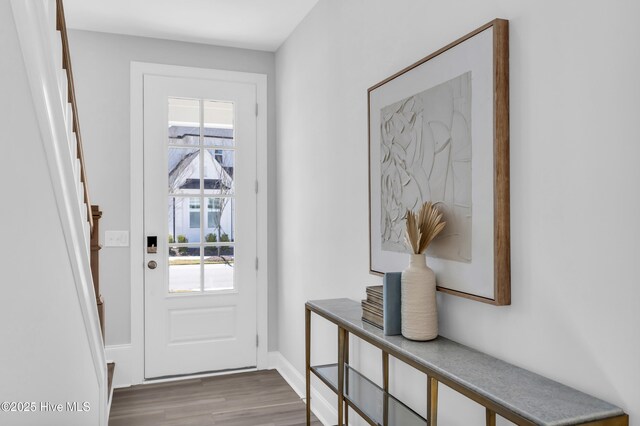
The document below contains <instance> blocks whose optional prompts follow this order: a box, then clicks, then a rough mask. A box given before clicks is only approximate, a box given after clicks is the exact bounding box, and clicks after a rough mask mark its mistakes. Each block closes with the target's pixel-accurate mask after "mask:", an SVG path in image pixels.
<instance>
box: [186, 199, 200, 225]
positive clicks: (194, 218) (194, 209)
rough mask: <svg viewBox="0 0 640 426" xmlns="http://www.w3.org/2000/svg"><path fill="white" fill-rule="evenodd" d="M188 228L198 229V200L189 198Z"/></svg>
mask: <svg viewBox="0 0 640 426" xmlns="http://www.w3.org/2000/svg"><path fill="white" fill-rule="evenodd" d="M189 228H191V229H193V228H197V229H200V199H199V198H191V199H190V200H189Z"/></svg>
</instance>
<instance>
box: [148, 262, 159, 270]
mask: <svg viewBox="0 0 640 426" xmlns="http://www.w3.org/2000/svg"><path fill="white" fill-rule="evenodd" d="M147 266H148V267H149V269H156V268H157V267H158V262H156V261H155V260H150V261H149V263H147Z"/></svg>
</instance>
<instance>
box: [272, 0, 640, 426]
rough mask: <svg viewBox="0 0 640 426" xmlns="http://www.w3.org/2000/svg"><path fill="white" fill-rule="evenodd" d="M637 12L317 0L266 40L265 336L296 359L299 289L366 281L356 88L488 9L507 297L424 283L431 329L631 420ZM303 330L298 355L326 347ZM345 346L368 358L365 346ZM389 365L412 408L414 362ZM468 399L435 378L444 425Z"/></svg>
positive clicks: (420, 380)
mask: <svg viewBox="0 0 640 426" xmlns="http://www.w3.org/2000/svg"><path fill="white" fill-rule="evenodd" d="M639 16H640V3H638V2H633V1H617V2H597V1H563V2H558V1H538V2H527V1H513V0H486V1H483V2H474V1H461V0H458V1H451V2H442V1H433V0H429V1H418V0H398V1H394V2H389V1H383V0H346V1H345V0H323V1H321V2H320V3H319V4H318V5H317V6H316V7H315V9H314V10H313V11H312V12H311V13H310V15H308V16H307V18H306V19H305V20H304V21H303V23H302V24H301V25H300V26H299V27H298V28H297V29H296V31H295V32H294V33H293V35H292V36H291V37H290V38H289V39H288V40H287V41H286V43H285V44H284V45H283V46H282V47H281V48H280V49H279V50H278V52H277V53H276V70H277V92H276V93H277V98H276V102H277V108H278V109H277V117H278V119H277V123H278V128H277V131H278V153H277V154H278V174H277V182H278V186H277V194H278V203H277V210H278V214H279V216H278V259H279V261H278V268H279V270H278V274H279V277H278V278H279V291H278V297H279V308H280V309H279V336H280V338H279V349H280V352H281V353H282V354H283V355H284V356H285V357H286V358H287V359H288V360H289V361H291V362H292V363H293V364H294V365H295V367H296V368H297V369H298V370H299V371H301V372H302V371H303V367H304V344H303V342H304V330H303V328H304V321H303V304H304V302H305V300H307V299H317V298H328V297H351V298H354V299H360V298H362V297H364V287H365V286H366V285H371V284H376V283H379V282H380V280H379V279H378V278H377V277H373V276H370V275H369V274H368V224H367V215H368V194H367V191H368V189H367V169H368V158H367V88H368V87H370V86H372V85H373V84H375V83H377V82H379V81H381V80H382V79H384V78H386V77H387V76H389V75H391V74H393V73H395V72H396V71H398V70H400V69H402V68H403V67H405V66H407V65H409V64H411V63H413V62H414V61H416V60H418V59H420V58H422V57H424V56H426V55H427V54H429V53H431V52H433V51H435V50H436V49H438V48H440V47H442V46H444V45H446V44H447V43H449V42H451V41H453V40H455V39H457V38H458V37H460V36H462V35H464V34H466V33H467V32H469V31H471V30H473V29H475V28H477V27H478V26H480V25H482V24H484V23H486V22H488V21H490V20H492V19H493V18H496V17H502V18H507V19H509V20H510V25H511V31H510V41H511V203H512V204H511V214H512V223H511V230H512V233H511V237H512V240H511V241H512V295H513V296H512V305H511V306H509V307H494V306H489V305H486V304H482V303H478V302H473V301H469V300H465V299H461V298H457V297H455V296H448V295H440V296H439V310H440V324H441V334H442V335H444V336H447V337H449V338H452V339H454V340H457V341H459V342H462V343H464V344H467V345H469V346H472V347H474V348H477V349H479V350H482V351H485V352H488V353H490V354H492V355H494V356H497V357H499V358H502V359H505V360H507V361H509V362H512V363H514V364H517V365H519V366H522V367H525V368H528V369H530V370H533V371H535V372H538V373H540V374H543V375H546V376H548V377H551V378H553V379H555V380H558V381H560V382H563V383H566V384H568V385H570V386H574V387H576V388H578V389H580V390H582V391H585V392H588V393H590V394H593V395H596V396H598V397H601V398H603V399H605V400H607V401H610V402H612V403H615V404H617V405H620V406H621V407H623V408H624V409H625V410H626V411H627V412H628V413H629V414H630V415H631V424H633V425H638V424H640V420H638V419H640V403H639V401H640V387H639V386H638V383H640V363H639V362H638V360H639V359H640V332H639V331H638V326H639V325H640V309H639V308H638V303H639V302H640V287H639V286H638V277H639V276H640V262H638V259H639V258H640V245H639V244H638V240H639V238H640V222H639V221H638V217H640V192H639V191H638V190H637V189H636V186H637V185H638V182H640V168H639V167H638V165H637V161H638V158H640V144H639V143H638V139H639V136H640V131H639V130H638V127H637V122H638V116H640V83H639V80H638V69H639V68H640V49H638V40H640V26H638V23H637V20H638V17H639ZM314 333H315V337H314V341H313V342H314V345H315V346H314V351H313V359H314V361H313V362H314V363H315V362H333V361H334V360H335V347H336V344H335V340H336V336H335V329H334V328H333V327H329V326H326V325H323V324H320V323H319V321H316V323H315V326H314ZM327 342H329V343H327ZM355 349H356V350H355V352H356V354H355V357H356V358H357V362H359V363H360V364H361V365H362V368H363V369H365V370H366V371H367V372H371V371H372V370H373V369H374V368H376V365H378V363H379V357H378V354H377V353H376V352H375V351H373V350H372V349H370V348H367V347H364V345H362V346H360V347H356V348H355ZM394 370H395V371H396V377H397V380H396V381H395V383H394V384H395V386H394V387H395V391H396V393H398V394H399V395H400V396H401V397H403V398H405V399H406V400H408V401H409V402H410V404H411V405H412V406H413V407H414V408H416V409H417V410H418V411H419V412H421V413H423V414H424V412H425V408H424V401H425V398H426V395H425V394H426V386H425V380H424V377H423V376H421V375H420V374H416V373H412V370H410V369H407V368H406V367H405V368H403V367H402V366H397V365H395V364H394V365H392V372H393V371H394ZM373 374H374V376H377V377H379V371H378V369H376V370H375V372H374V373H373ZM392 374H393V373H392ZM330 401H333V399H331V400H330ZM483 413H484V411H483V410H482V409H481V407H479V406H477V405H476V404H474V403H472V402H470V401H469V400H466V399H465V398H463V397H460V396H456V395H453V394H452V392H451V391H449V392H447V391H446V390H445V391H442V394H441V400H440V422H441V423H442V424H445V425H468V424H482V423H481V422H482V421H483V420H482V419H483Z"/></svg>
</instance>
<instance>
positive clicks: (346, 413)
mask: <svg viewBox="0 0 640 426" xmlns="http://www.w3.org/2000/svg"><path fill="white" fill-rule="evenodd" d="M344 362H345V363H346V364H349V332H348V331H347V330H345V331H344ZM344 381H345V384H346V392H347V394H349V374H346V375H345V378H344ZM344 424H345V425H346V426H349V404H347V400H346V399H345V401H344Z"/></svg>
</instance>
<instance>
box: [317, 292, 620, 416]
mask: <svg viewBox="0 0 640 426" xmlns="http://www.w3.org/2000/svg"><path fill="white" fill-rule="evenodd" d="M312 312H313V313H315V314H317V315H319V316H320V317H322V318H324V319H326V320H328V321H330V322H332V323H334V324H336V325H337V326H338V362H337V364H335V365H330V366H316V367H313V366H311V313H312ZM360 318H361V310H360V305H359V303H358V302H356V301H354V300H350V299H329V300H317V301H309V302H307V303H306V305H305V350H306V367H305V376H306V398H307V413H306V414H307V425H310V424H311V373H314V374H315V375H316V376H318V377H319V378H320V379H321V380H322V381H323V382H324V383H325V384H327V385H328V386H329V387H330V388H331V389H332V390H333V391H334V392H336V394H337V397H338V426H343V425H345V424H347V425H348V413H349V410H348V408H349V407H351V408H352V409H353V410H354V411H355V412H356V413H358V414H359V415H360V416H362V417H363V418H364V419H365V420H366V421H367V422H368V423H369V424H371V425H378V424H384V425H386V424H387V423H386V422H387V420H386V419H385V420H382V421H380V420H374V419H372V418H371V417H370V416H368V415H367V414H366V413H364V412H363V411H362V410H361V409H360V408H359V406H358V404H355V403H354V402H353V401H352V400H350V399H349V397H348V396H345V369H348V368H349V365H348V363H349V333H351V334H353V335H354V336H356V337H358V338H360V339H362V340H364V341H366V342H368V343H370V344H371V345H373V346H375V347H377V348H379V349H381V350H382V382H383V383H382V392H384V395H385V398H384V404H387V401H388V398H392V397H391V395H389V393H388V392H389V356H390V355H391V356H393V357H394V358H396V359H398V360H400V361H402V362H404V363H406V364H408V365H410V366H411V367H413V368H415V369H417V370H419V371H421V372H423V373H425V374H426V375H427V401H426V403H427V419H426V420H425V419H422V418H421V419H422V420H423V421H424V422H425V424H429V425H431V426H437V414H438V383H443V384H445V385H446V386H448V387H450V388H451V389H453V390H455V391H457V392H459V393H461V394H463V395H465V396H466V397H468V398H470V399H471V400H473V401H475V402H477V403H478V404H480V405H482V406H484V407H485V409H486V425H487V426H495V424H496V415H500V416H502V417H504V418H506V419H507V420H510V421H512V422H513V423H515V424H517V425H524V426H534V425H554V426H560V425H583V426H628V424H629V416H628V415H627V414H625V413H624V411H623V410H622V409H621V408H619V407H616V406H614V405H611V404H609V403H607V402H605V401H602V400H600V399H597V398H595V397H593V396H590V395H587V394H585V393H582V392H580V391H578V390H576V389H573V388H570V387H568V386H565V385H563V384H561V383H558V382H555V381H553V380H551V379H547V378H545V377H543V376H540V375H537V374H535V373H532V372H530V371H527V370H524V369H522V368H519V367H516V366H514V365H512V364H509V363H506V362H504V361H501V360H498V359H496V358H493V357H491V356H489V355H486V354H483V353H481V352H479V351H476V350H474V349H471V348H468V347H466V346H463V345H460V344H458V343H456V342H453V341H451V340H448V339H445V338H442V337H439V338H437V339H436V340H434V341H431V342H412V341H410V340H407V339H404V338H403V337H402V336H385V335H384V334H383V333H382V331H381V330H379V329H377V328H375V327H373V326H371V325H369V324H366V323H364V322H362V321H361V319H360ZM461 360H464V362H461ZM345 365H346V367H345ZM328 367H331V368H333V369H337V374H336V376H337V377H335V378H334V381H333V382H332V381H331V380H328V379H327V377H326V375H324V374H321V371H325V370H327V368H328ZM333 372H334V373H335V371H333ZM497 377H499V379H497ZM347 383H348V382H347ZM559 396H562V398H559ZM387 397H388V398H387ZM389 426H392V424H390V425H389Z"/></svg>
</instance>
